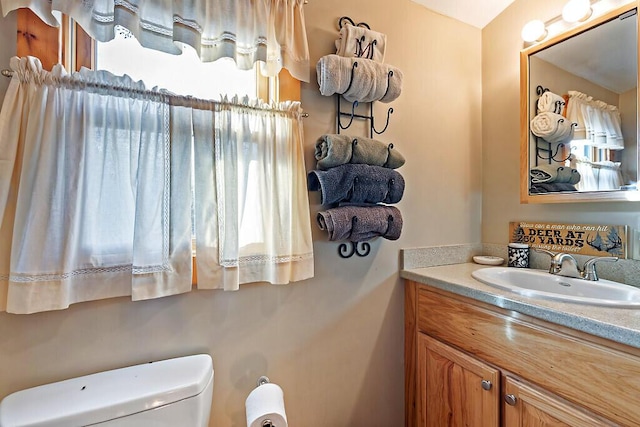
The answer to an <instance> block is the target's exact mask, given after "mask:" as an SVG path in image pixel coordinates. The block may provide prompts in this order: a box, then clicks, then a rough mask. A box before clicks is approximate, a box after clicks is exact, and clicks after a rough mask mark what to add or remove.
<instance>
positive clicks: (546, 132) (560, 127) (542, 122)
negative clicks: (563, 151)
mask: <svg viewBox="0 0 640 427" xmlns="http://www.w3.org/2000/svg"><path fill="white" fill-rule="evenodd" d="M531 132H532V133H533V134H534V135H535V136H538V137H540V138H542V139H544V140H545V141H547V142H566V141H570V140H571V139H573V126H572V123H571V122H570V121H569V120H567V119H566V118H565V117H563V116H561V115H560V114H556V113H550V112H546V113H540V114H538V115H536V116H535V117H534V118H533V120H531Z"/></svg>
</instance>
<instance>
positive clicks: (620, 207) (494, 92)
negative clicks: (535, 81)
mask: <svg viewBox="0 0 640 427" xmlns="http://www.w3.org/2000/svg"><path fill="white" fill-rule="evenodd" d="M565 3H566V1H565V0H538V1H535V2H533V1H530V0H515V2H514V3H512V4H511V6H509V7H508V8H507V9H506V10H505V11H504V12H503V13H502V14H501V15H500V16H498V17H497V18H496V19H495V20H493V21H492V22H491V23H490V24H489V25H487V26H486V27H485V28H484V29H483V30H482V50H483V55H482V93H483V99H482V107H483V108H482V140H483V147H482V164H483V171H484V173H483V177H482V189H483V190H482V241H483V242H486V243H506V242H507V241H508V239H509V232H508V223H509V221H517V220H532V221H533V220H536V221H558V222H576V223H607V224H622V225H624V224H626V225H630V226H632V227H634V228H636V229H637V228H638V227H640V217H639V216H638V214H637V212H638V209H640V204H638V203H630V202H627V203H623V202H615V203H574V204H555V205H522V204H520V198H519V177H520V175H519V173H520V163H519V161H520V160H519V155H520V104H519V100H520V86H519V84H520V75H519V71H520V63H519V53H520V50H521V49H522V48H523V44H522V40H521V38H520V31H521V29H522V26H523V25H524V24H525V23H526V22H527V21H529V20H531V19H541V20H542V21H547V20H549V19H552V18H554V17H556V16H558V15H560V14H561V12H562V6H563V5H564V4H565Z"/></svg>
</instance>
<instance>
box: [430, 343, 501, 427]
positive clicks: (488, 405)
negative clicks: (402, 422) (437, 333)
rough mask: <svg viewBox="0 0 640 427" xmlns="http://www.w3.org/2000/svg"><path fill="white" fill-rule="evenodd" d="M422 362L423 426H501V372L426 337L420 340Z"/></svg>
mask: <svg viewBox="0 0 640 427" xmlns="http://www.w3.org/2000/svg"><path fill="white" fill-rule="evenodd" d="M418 361H419V363H418V370H419V376H420V378H419V386H418V394H419V398H418V401H419V402H420V403H419V405H420V406H419V409H418V411H419V419H420V421H419V423H418V424H419V425H420V426H425V427H443V426H478V427H495V426H497V425H498V420H499V419H500V394H499V388H500V373H499V372H498V370H497V369H495V368H493V367H491V366H489V365H487V364H485V363H482V362H480V361H478V360H477V359H474V358H473V357H470V356H469V355H467V354H465V353H463V352H461V351H458V350H456V349H454V348H452V347H449V346H447V345H445V344H443V343H441V342H439V341H437V340H435V339H433V338H431V337H429V336H427V335H424V334H420V336H419V337H418Z"/></svg>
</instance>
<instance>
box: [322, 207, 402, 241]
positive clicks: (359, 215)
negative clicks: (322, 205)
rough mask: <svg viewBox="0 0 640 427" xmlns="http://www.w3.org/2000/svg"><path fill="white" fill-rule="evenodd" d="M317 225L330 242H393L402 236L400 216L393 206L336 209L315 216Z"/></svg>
mask: <svg viewBox="0 0 640 427" xmlns="http://www.w3.org/2000/svg"><path fill="white" fill-rule="evenodd" d="M317 221H318V226H319V227H320V229H321V230H325V231H327V233H329V240H331V241H338V240H349V241H351V242H364V241H367V240H371V239H373V238H375V237H384V238H385V239H388V240H397V239H398V238H399V237H400V233H401V232H402V215H401V214H400V211H399V210H398V209H397V208H395V207H393V206H384V205H377V206H367V207H364V206H340V207H337V208H333V209H328V210H326V211H324V212H318V217H317Z"/></svg>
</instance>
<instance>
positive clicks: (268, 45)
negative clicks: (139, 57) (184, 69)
mask: <svg viewBox="0 0 640 427" xmlns="http://www.w3.org/2000/svg"><path fill="white" fill-rule="evenodd" d="M303 3H304V2H303V0H185V1H180V2H174V1H170V0H83V1H65V0H0V5H1V6H2V12H3V14H4V15H5V16H6V14H7V13H9V12H10V11H12V10H15V9H18V8H21V7H28V8H30V9H31V10H32V11H33V12H34V13H36V14H37V15H38V16H39V17H40V18H41V19H42V20H43V21H44V22H46V23H48V24H49V25H52V26H57V25H58V22H57V20H56V18H55V17H54V16H53V14H52V13H51V12H52V11H53V10H57V11H60V12H62V13H64V14H67V15H68V16H70V17H71V18H73V19H74V20H76V21H77V22H78V23H79V24H80V25H81V26H82V28H83V29H84V30H85V31H87V33H88V34H89V35H90V36H91V37H93V38H95V39H96V40H99V41H102V42H106V41H109V40H111V39H113V37H114V31H113V30H114V27H115V26H116V25H121V26H123V27H125V28H127V29H128V30H130V31H131V32H132V33H133V34H134V36H135V37H136V39H137V40H138V41H139V42H140V43H141V44H142V45H143V46H145V47H148V48H152V49H156V50H161V51H164V52H169V53H174V54H178V53H180V52H181V50H180V49H179V48H178V46H177V45H176V44H175V43H174V42H182V43H186V44H188V45H190V46H192V47H194V48H195V49H196V51H197V52H198V53H199V55H200V57H201V58H202V60H203V61H204V62H210V61H215V60H216V59H219V58H222V57H230V58H234V59H235V61H236V64H237V65H238V67H239V68H240V69H244V70H246V69H250V68H252V67H253V64H254V63H255V62H256V61H263V62H264V63H265V65H266V66H265V67H263V72H264V73H265V74H266V75H269V76H274V75H276V74H278V72H279V71H280V70H281V68H286V69H287V70H289V72H290V73H291V75H292V76H293V77H295V78H297V79H298V80H302V81H305V82H308V81H309V48H308V44H307V35H306V30H305V24H304V13H303Z"/></svg>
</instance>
